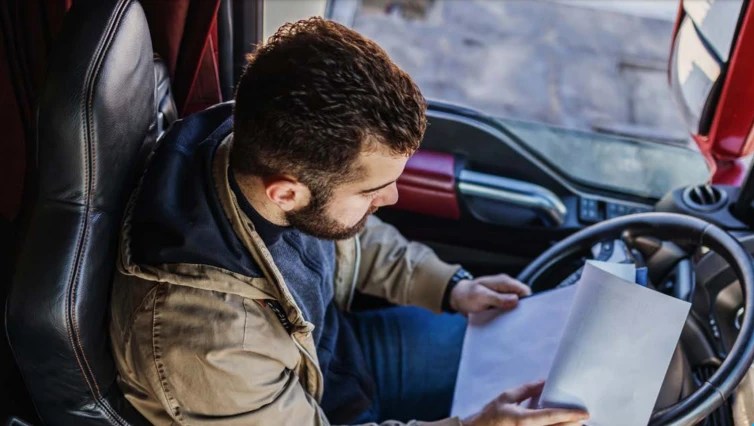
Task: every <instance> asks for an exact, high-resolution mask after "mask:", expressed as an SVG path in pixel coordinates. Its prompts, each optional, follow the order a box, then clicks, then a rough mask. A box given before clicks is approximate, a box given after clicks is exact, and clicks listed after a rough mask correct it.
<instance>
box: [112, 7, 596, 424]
mask: <svg viewBox="0 0 754 426" xmlns="http://www.w3.org/2000/svg"><path fill="white" fill-rule="evenodd" d="M227 110H228V106H227V105H224V106H223V105H221V106H218V107H215V108H212V109H209V110H207V111H205V112H203V113H201V114H197V115H194V116H192V117H189V118H187V119H185V120H182V121H181V122H179V123H176V125H175V126H174V128H173V129H172V130H171V131H170V132H169V134H168V136H167V137H166V138H165V140H164V141H162V143H161V144H160V146H159V147H158V148H157V149H156V150H155V152H154V153H153V156H152V158H151V159H150V162H149V165H148V166H147V170H146V172H145V174H144V176H143V178H142V180H141V183H140V185H139V187H138V188H137V190H136V192H135V193H134V196H133V197H132V200H131V203H130V204H129V208H128V210H127V212H126V217H125V220H124V225H123V230H122V237H121V248H120V250H121V253H120V262H119V271H120V273H119V275H118V276H117V277H116V280H115V283H114V288H113V296H112V300H113V302H112V321H111V327H110V328H111V336H112V346H113V351H114V354H115V359H116V364H117V367H118V370H119V373H120V374H119V383H120V386H121V388H122V389H123V391H124V393H125V395H126V397H127V398H128V400H129V401H130V402H131V403H132V404H133V405H134V406H135V407H136V408H137V409H138V410H139V411H140V412H141V413H142V414H143V415H144V416H145V417H146V418H147V419H148V420H150V421H151V422H153V423H155V424H223V425H224V424H239V425H240V424H244V425H247V424H255V425H257V424H258V425H278V424H290V425H310V424H328V423H331V422H336V423H354V422H362V423H366V422H376V421H382V420H384V419H398V420H401V421H409V422H413V423H412V424H416V422H415V421H412V420H411V419H412V418H418V419H420V420H437V421H438V423H437V424H442V425H457V424H460V422H461V421H460V420H459V419H455V418H450V419H448V418H445V417H447V415H448V412H449V406H450V400H451V397H452V392H453V386H454V381H455V376H456V371H457V365H458V358H459V354H460V347H461V343H462V338H463V331H464V328H465V321H464V319H463V317H462V316H460V315H450V314H443V315H436V314H432V313H430V312H429V311H428V310H425V309H420V308H414V307H395V308H390V309H383V310H376V311H369V312H363V313H348V309H349V305H350V302H351V300H352V298H353V294H354V291H355V290H358V291H360V292H363V293H367V294H371V295H375V296H380V297H383V298H385V299H387V300H388V301H390V302H393V303H395V304H398V305H409V304H412V305H418V306H422V307H424V308H429V309H431V310H434V311H440V309H441V307H443V305H444V306H445V308H446V310H457V311H459V312H461V313H464V314H467V313H470V312H477V311H480V310H483V309H488V308H491V307H496V308H501V309H510V308H512V307H514V306H515V305H516V302H517V300H518V297H519V296H523V295H527V294H529V290H528V289H527V288H526V286H524V285H522V284H520V283H518V282H516V281H515V280H513V279H511V278H509V277H507V276H505V275H499V276H492V277H484V278H480V279H476V280H473V279H471V278H470V277H469V276H468V275H467V274H465V272H464V271H463V270H462V269H460V268H459V267H458V266H454V265H448V264H446V263H443V262H442V261H440V260H439V259H438V258H437V257H436V256H435V255H434V253H432V252H431V251H430V250H429V249H428V248H427V247H424V246H422V245H419V244H415V243H409V242H407V241H406V240H405V239H404V238H403V237H402V236H401V235H400V234H399V233H398V232H397V231H396V230H395V229H394V228H392V227H391V226H388V225H386V224H383V223H381V222H380V221H379V220H378V219H376V218H374V217H372V216H370V215H371V213H373V212H374V211H375V210H377V208H379V207H381V206H386V205H390V204H393V203H395V202H396V200H397V199H398V193H397V190H396V183H395V182H396V180H397V179H398V176H400V174H401V172H402V171H403V168H404V166H405V164H406V161H407V160H408V158H409V156H410V155H411V154H412V153H414V152H415V151H416V149H417V148H418V147H419V143H420V141H421V139H422V136H423V133H424V130H425V127H426V118H425V110H426V105H425V101H424V98H423V97H422V96H421V94H420V92H419V90H418V88H417V87H416V85H415V84H414V83H413V82H412V81H411V79H410V78H409V77H408V75H407V74H406V73H404V72H403V71H401V70H400V69H398V68H397V67H396V66H395V65H394V64H393V63H392V62H391V61H390V60H389V58H388V57H387V55H386V54H385V52H384V51H383V50H381V49H380V48H379V47H378V46H377V45H376V44H374V43H373V42H371V41H369V40H367V39H365V38H363V37H362V36H360V35H359V34H357V33H355V32H353V31H351V30H349V29H347V28H345V27H343V26H341V25H338V24H335V23H333V22H328V21H325V20H322V19H318V18H312V19H309V20H306V21H301V22H298V23H295V24H288V25H285V26H283V27H282V28H281V29H280V30H279V31H278V32H277V33H276V34H275V35H274V36H273V37H272V38H270V40H269V41H268V43H267V44H266V45H264V46H262V47H260V48H259V49H258V50H257V52H256V53H255V54H253V55H252V56H251V57H250V59H249V64H248V66H247V68H246V71H245V73H244V75H243V77H242V78H241V81H240V83H239V85H238V88H237V92H236V103H235V109H234V111H233V117H232V119H231V118H229V117H228V115H229V114H228V111H227ZM540 390H541V383H539V384H531V385H526V386H524V387H521V388H519V389H516V390H513V391H511V392H508V393H505V394H503V395H501V396H500V397H499V398H498V399H497V400H496V401H493V402H492V403H490V404H489V405H487V407H486V408H485V409H484V410H483V411H482V412H480V413H479V414H478V415H476V416H472V417H471V418H469V419H466V420H465V421H464V422H463V424H468V425H493V424H495V425H498V424H506V425H507V424H527V425H529V424H531V425H551V424H561V423H565V422H577V421H579V420H582V419H584V418H585V415H584V413H581V412H576V411H568V410H529V409H526V408H524V407H521V406H519V405H518V403H519V402H521V401H523V400H526V399H528V398H530V397H535V396H536V395H537V394H538V393H539V392H540ZM386 424H400V423H398V422H397V421H392V422H389V423H386Z"/></svg>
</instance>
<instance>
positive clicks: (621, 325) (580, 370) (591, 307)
mask: <svg viewBox="0 0 754 426" xmlns="http://www.w3.org/2000/svg"><path fill="white" fill-rule="evenodd" d="M690 307H691V304H689V303H688V302H685V301H682V300H679V299H675V298H673V297H670V296H666V295H664V294H662V293H659V292H657V291H654V290H651V289H648V288H645V287H642V286H639V285H636V284H634V283H633V282H631V281H626V280H623V279H621V278H619V277H617V276H615V275H612V274H610V273H608V272H605V271H604V270H601V269H599V268H597V267H594V266H593V265H591V264H587V265H586V267H585V268H584V271H583V273H582V275H581V279H580V280H579V283H578V287H577V289H576V295H575V297H574V300H573V305H572V307H571V312H570V314H569V316H568V321H567V322H566V325H565V329H564V332H563V336H562V338H561V341H560V344H559V345H558V350H557V352H556V353H555V357H554V362H553V365H552V367H551V368H550V374H549V375H548V377H547V382H546V383H545V389H544V391H543V392H542V397H541V398H540V403H541V405H542V406H545V407H554V406H560V407H580V408H586V409H587V410H588V411H589V414H590V419H589V421H588V422H587V424H588V425H590V426H603V425H604V426H608V425H609V426H624V425H625V426H636V425H645V424H647V422H648V421H649V417H650V415H651V414H652V408H653V407H654V404H655V401H656V400H657V394H658V393H659V392H660V387H661V386H662V381H663V379H664V378H665V372H666V371H667V368H668V364H670V359H671V358H672V356H673V351H674V350H675V347H676V344H677V343H678V338H679V337H680V334H681V330H682V329H683V324H684V323H685V321H686V316H687V315H688V312H689V309H690Z"/></svg>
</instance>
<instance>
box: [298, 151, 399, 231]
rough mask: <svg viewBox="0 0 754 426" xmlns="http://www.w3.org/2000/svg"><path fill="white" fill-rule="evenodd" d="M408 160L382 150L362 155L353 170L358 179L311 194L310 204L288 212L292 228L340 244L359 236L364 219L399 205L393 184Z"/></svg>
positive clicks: (364, 152)
mask: <svg viewBox="0 0 754 426" xmlns="http://www.w3.org/2000/svg"><path fill="white" fill-rule="evenodd" d="M407 161H408V157H406V156H395V155H393V154H392V153H390V152H389V151H388V150H386V149H384V148H382V147H381V146H377V147H375V149H371V150H368V151H362V153H361V154H360V155H359V158H358V159H357V160H356V164H355V166H356V167H357V168H360V170H361V171H362V173H361V174H360V177H359V178H358V179H356V180H354V181H352V182H348V183H344V184H341V185H338V186H337V187H335V188H334V189H333V190H332V191H331V193H330V194H329V197H328V194H323V193H321V192H316V191H313V192H312V193H311V197H310V200H309V204H307V205H306V206H304V207H303V208H300V209H298V210H294V211H291V212H288V213H287V214H286V219H287V220H288V223H290V224H291V225H292V226H294V227H296V228H298V229H299V230H301V231H302V232H304V233H307V234H310V235H313V236H315V237H318V238H323V239H329V240H342V239H346V238H350V237H352V236H354V235H356V234H358V233H359V232H360V231H361V230H362V229H363V228H364V225H365V224H366V221H367V218H368V217H369V215H370V214H372V213H374V212H375V211H376V210H377V209H378V208H380V207H382V206H389V205H391V204H395V203H396V202H397V201H398V188H397V186H396V184H395V181H396V180H397V179H398V177H399V176H400V175H401V173H403V169H404V168H405V167H406V162H407Z"/></svg>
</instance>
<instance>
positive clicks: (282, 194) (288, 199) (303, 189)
mask: <svg viewBox="0 0 754 426" xmlns="http://www.w3.org/2000/svg"><path fill="white" fill-rule="evenodd" d="M264 192H265V194H266V195H267V198H269V199H270V201H272V202H273V203H275V205H277V206H278V207H280V209H281V210H283V211H284V212H289V211H293V210H296V209H298V208H300V207H304V206H306V205H307V204H308V203H309V197H310V196H311V194H310V193H309V188H308V187H307V186H306V185H304V184H303V183H301V182H299V181H298V180H296V179H294V178H290V177H288V176H276V177H273V178H268V179H265V180H264Z"/></svg>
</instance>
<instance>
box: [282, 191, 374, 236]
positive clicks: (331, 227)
mask: <svg viewBox="0 0 754 426" xmlns="http://www.w3.org/2000/svg"><path fill="white" fill-rule="evenodd" d="M329 198H330V197H327V196H318V197H317V196H313V197H312V199H311V201H310V202H309V204H308V205H307V206H305V207H303V208H301V209H299V210H296V211H292V212H288V213H286V215H285V218H286V219H287V220H288V223H289V224H290V225H291V226H293V227H294V228H296V229H298V230H299V231H301V232H303V233H305V234H309V235H311V236H313V237H316V238H320V239H323V240H345V239H348V238H351V237H353V236H355V235H356V234H358V233H359V232H361V230H362V229H364V226H366V223H367V219H369V216H370V215H371V214H372V213H374V212H376V211H377V207H374V206H370V207H369V210H367V212H366V213H365V214H364V217H362V218H361V219H360V220H359V221H358V222H356V224H355V225H352V226H345V225H343V224H341V223H339V222H338V221H337V220H336V219H335V218H332V217H330V216H329V215H328V214H327V204H328V201H329Z"/></svg>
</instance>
